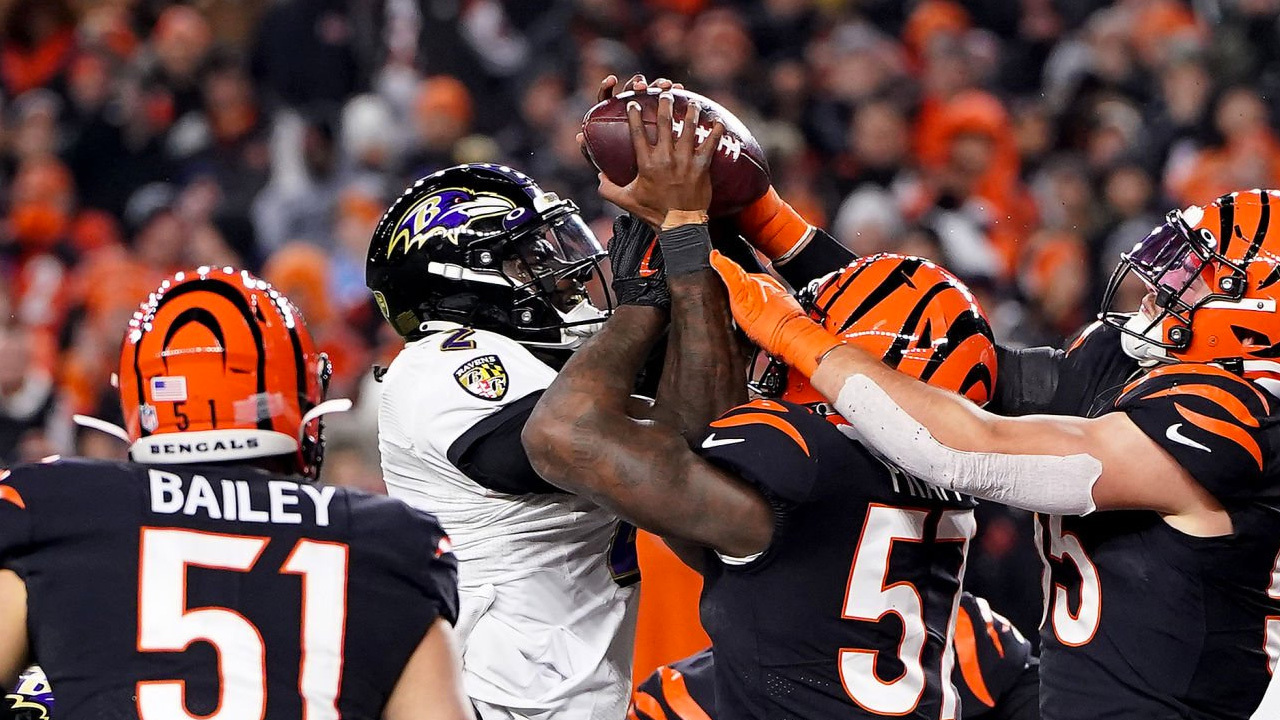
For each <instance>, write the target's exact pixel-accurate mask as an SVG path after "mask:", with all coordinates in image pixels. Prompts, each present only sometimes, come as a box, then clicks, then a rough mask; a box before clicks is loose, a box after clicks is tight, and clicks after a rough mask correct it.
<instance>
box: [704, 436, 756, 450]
mask: <svg viewBox="0 0 1280 720" xmlns="http://www.w3.org/2000/svg"><path fill="white" fill-rule="evenodd" d="M746 441H747V439H746V438H725V439H723V440H717V439H716V434H715V433H711V434H710V435H708V436H707V439H706V440H703V441H702V449H703V450H710V449H711V448H713V447H720V446H721V445H737V444H738V443H740V442H746Z"/></svg>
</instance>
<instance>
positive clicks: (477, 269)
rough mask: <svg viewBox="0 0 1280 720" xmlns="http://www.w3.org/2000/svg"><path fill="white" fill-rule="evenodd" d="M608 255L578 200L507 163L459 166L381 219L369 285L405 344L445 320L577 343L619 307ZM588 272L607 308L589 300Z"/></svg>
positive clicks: (562, 344) (527, 340) (516, 336)
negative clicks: (603, 267) (605, 265)
mask: <svg viewBox="0 0 1280 720" xmlns="http://www.w3.org/2000/svg"><path fill="white" fill-rule="evenodd" d="M604 257H605V251H604V249H603V248H602V247H601V246H600V243H599V242H598V241H597V240H596V238H595V235H593V234H592V232H591V230H590V228H588V227H587V225H586V223H585V222H583V220H582V217H581V216H580V215H579V214H578V206H577V205H575V204H574V203H573V202H572V201H571V200H563V199H561V198H559V197H557V196H556V195H555V193H549V192H544V191H543V190H542V188H540V187H539V186H538V184H537V183H535V182H534V181H533V179H532V178H530V177H529V176H527V175H525V174H524V173H521V172H519V171H516V170H513V169H511V168H509V167H505V166H499V165H491V164H487V163H478V164H470V165H458V166H455V167H451V168H448V169H446V170H441V171H440V172H437V173H435V174H432V175H428V176H427V177H424V178H422V179H420V180H418V181H417V182H415V183H414V184H413V185H412V186H410V187H409V188H408V189H407V190H405V192H404V194H403V195H401V196H400V197H399V198H398V199H397V200H396V201H395V202H394V203H393V204H392V205H391V207H390V208H389V209H388V210H387V212H386V214H384V215H383V216H382V219H381V220H380V221H379V222H378V226H377V228H376V229H375V230H374V233H373V240H372V241H371V242H370V244H369V253H368V257H367V260H366V263H365V281H366V284H367V285H368V286H369V289H370V290H372V291H373V296H374V299H375V300H377V303H378V307H379V309H380V310H382V314H383V315H384V316H385V317H386V318H387V321H388V322H389V323H391V326H392V327H394V328H395V329H396V332H398V333H400V335H401V336H403V337H404V338H405V339H407V340H416V339H418V338H420V337H422V336H424V335H426V334H427V333H428V332H430V328H429V327H428V323H430V322H432V321H438V320H443V321H450V322H455V323H459V324H462V325H466V326H468V327H474V328H479V329H483V330H490V331H494V332H498V333H500V334H502V335H506V336H507V337H510V338H511V339H513V340H516V341H517V342H520V343H523V344H524V345H527V346H530V347H535V348H543V349H548V350H573V349H574V348H576V347H577V346H578V345H580V344H581V343H582V341H583V340H585V339H586V338H587V337H589V336H590V335H591V334H592V333H593V332H595V331H596V330H598V329H599V327H600V324H601V323H602V322H603V321H604V319H605V318H606V317H607V314H608V311H609V310H611V309H612V299H611V298H610V297H609V295H608V287H607V283H605V282H603V279H604V278H603V276H601V275H600V261H601V260H602V259H603V258H604ZM593 276H594V277H599V278H600V279H601V280H602V282H601V283H600V286H601V287H600V291H601V293H602V294H603V296H604V297H605V298H606V301H605V305H606V307H605V308H604V309H603V310H602V309H600V308H597V307H596V306H595V305H593V304H592V302H591V300H590V298H589V297H588V293H587V283H588V282H589V281H590V280H591V278H592V277H593Z"/></svg>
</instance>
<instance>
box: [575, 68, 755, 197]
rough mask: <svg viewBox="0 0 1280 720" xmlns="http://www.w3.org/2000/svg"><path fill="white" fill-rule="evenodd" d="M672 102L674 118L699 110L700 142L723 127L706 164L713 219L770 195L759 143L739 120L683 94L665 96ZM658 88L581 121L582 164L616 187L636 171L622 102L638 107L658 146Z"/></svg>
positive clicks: (611, 103)
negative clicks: (692, 105) (585, 161)
mask: <svg viewBox="0 0 1280 720" xmlns="http://www.w3.org/2000/svg"><path fill="white" fill-rule="evenodd" d="M669 92H670V93H671V94H672V96H673V98H674V101H675V104H674V107H673V111H674V112H673V115H674V117H677V118H682V117H684V114H685V108H686V106H687V105H688V104H689V103H690V102H694V103H697V104H698V105H699V106H700V107H701V108H702V114H701V116H700V117H699V120H698V125H697V127H696V128H694V129H693V131H694V132H696V133H697V134H698V142H699V143H701V142H702V141H703V140H704V139H706V138H707V137H708V136H709V135H710V134H711V129H712V128H713V127H714V126H715V122H716V120H719V121H720V122H721V123H723V124H724V129H725V132H724V135H723V136H722V137H721V138H720V145H719V147H718V148H716V154H715V157H714V159H712V161H711V188H712V190H711V207H710V208H709V209H708V214H710V215H711V216H713V217H717V216H721V215H731V214H733V213H736V212H738V211H739V210H741V209H742V208H743V207H745V206H746V205H748V204H750V203H751V202H752V201H754V200H756V199H758V198H760V197H761V196H763V195H764V194H765V192H767V191H768V190H769V163H768V161H767V160H766V159H765V155H764V150H762V149H761V148H760V143H758V142H756V139H755V138H754V137H753V136H752V135H751V131H750V130H747V126H746V125H743V124H742V121H741V120H739V119H738V118H736V117H734V115H733V113H731V112H729V111H728V110H726V109H725V108H723V107H722V106H720V105H719V104H717V103H715V102H712V101H711V100H709V99H707V98H705V97H703V96H702V95H699V94H697V93H693V92H689V91H688V90H679V89H672V90H670V91H669ZM659 93H660V90H659V89H658V88H657V87H653V88H649V89H648V90H646V91H645V92H641V93H636V92H624V93H619V94H618V95H616V96H614V97H612V98H609V99H608V100H605V101H603V102H601V103H598V104H597V105H596V106H595V107H593V108H591V109H590V110H588V111H587V114H586V117H584V118H583V119H582V135H583V150H584V152H585V153H586V155H587V159H588V160H590V161H591V163H592V164H593V165H595V166H596V168H597V169H598V170H600V172H603V173H604V174H605V176H606V177H608V178H609V180H610V181H611V182H613V183H614V184H616V185H626V184H628V183H630V182H631V181H632V180H634V179H635V177H636V173H637V171H638V169H637V167H636V156H635V149H634V145H633V144H632V141H631V133H630V130H629V129H628V128H627V103H628V102H631V101H635V102H638V103H639V104H640V118H641V120H642V121H643V123H644V129H645V133H646V135H647V136H648V138H649V142H650V143H651V144H652V143H655V142H657V138H658V135H657V132H658V131H657V127H658V95H659ZM674 126H675V132H676V135H677V136H679V135H680V134H682V133H683V132H685V128H684V123H683V122H681V121H676V123H675V124H674Z"/></svg>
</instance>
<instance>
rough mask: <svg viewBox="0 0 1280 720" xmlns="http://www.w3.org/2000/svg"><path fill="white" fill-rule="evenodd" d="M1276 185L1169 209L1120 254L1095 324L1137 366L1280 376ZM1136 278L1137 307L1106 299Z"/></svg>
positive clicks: (1279, 193) (1279, 246) (1113, 297)
mask: <svg viewBox="0 0 1280 720" xmlns="http://www.w3.org/2000/svg"><path fill="white" fill-rule="evenodd" d="M1276 205H1280V191H1275V190H1250V191H1246V192H1235V193H1231V194H1229V195H1223V196H1222V197H1220V198H1218V199H1217V200H1215V201H1213V202H1212V203H1210V204H1209V205H1206V206H1203V207H1200V206H1194V205H1193V206H1191V207H1189V208H1187V209H1185V210H1174V211H1172V212H1170V213H1169V214H1168V215H1167V216H1166V218H1165V222H1164V224H1163V225H1161V226H1159V227H1157V228H1155V229H1154V230H1152V231H1151V233H1150V234H1148V235H1147V236H1146V237H1145V238H1143V239H1142V240H1140V241H1139V242H1138V243H1137V244H1135V245H1134V246H1133V249H1132V250H1130V251H1129V252H1127V253H1124V254H1123V255H1121V260H1120V265H1119V266H1118V267H1117V268H1116V271H1115V273H1114V274H1113V275H1112V277H1111V281H1110V282H1109V283H1108V285H1107V290H1106V293H1105V294H1104V296H1103V305H1102V313H1101V315H1100V317H1101V319H1102V320H1103V322H1105V323H1107V324H1108V325H1111V326H1113V327H1116V328H1118V329H1119V330H1120V331H1121V332H1122V333H1124V336H1123V338H1122V342H1123V346H1124V350H1125V353H1126V354H1128V355H1129V356H1130V357H1133V358H1134V359H1136V360H1139V361H1140V362H1143V363H1144V364H1148V365H1150V364H1157V363H1162V362H1202V363H1204V362H1207V363H1215V364H1218V365H1221V366H1223V367H1225V368H1227V369H1228V370H1231V371H1233V372H1236V373H1238V374H1241V375H1243V376H1245V377H1250V378H1269V379H1280V313H1277V312H1276V304H1277V301H1278V300H1280V233H1277V232H1275V231H1274V230H1273V229H1272V217H1271V216H1272V210H1273V206H1276ZM1130 274H1132V275H1135V276H1136V277H1138V278H1139V279H1140V280H1141V281H1142V282H1143V283H1144V284H1145V286H1146V288H1147V290H1148V293H1147V296H1146V298H1145V299H1144V300H1143V302H1142V307H1141V308H1139V309H1138V310H1137V311H1136V312H1121V311H1118V310H1117V309H1116V308H1115V307H1113V306H1114V304H1115V302H1116V298H1117V296H1118V292H1117V291H1118V290H1119V288H1120V285H1121V284H1122V283H1123V282H1124V281H1125V279H1126V278H1127V277H1128V276H1129V275H1130Z"/></svg>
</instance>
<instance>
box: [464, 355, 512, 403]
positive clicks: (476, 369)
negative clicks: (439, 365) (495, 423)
mask: <svg viewBox="0 0 1280 720" xmlns="http://www.w3.org/2000/svg"><path fill="white" fill-rule="evenodd" d="M453 378H454V379H455V380H457V381H458V384H459V385H461V386H462V389H463V390H466V391H467V392H469V393H471V394H472V395H475V396H476V397H478V398H481V399H484V400H501V399H502V398H503V396H504V395H506V394H507V387H508V386H509V385H510V379H509V378H508V376H507V369H506V368H505V367H503V366H502V360H499V359H498V356H497V355H481V356H480V357H478V358H473V359H471V360H468V361H467V362H465V363H463V364H462V367H460V368H458V369H457V370H454V371H453Z"/></svg>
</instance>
